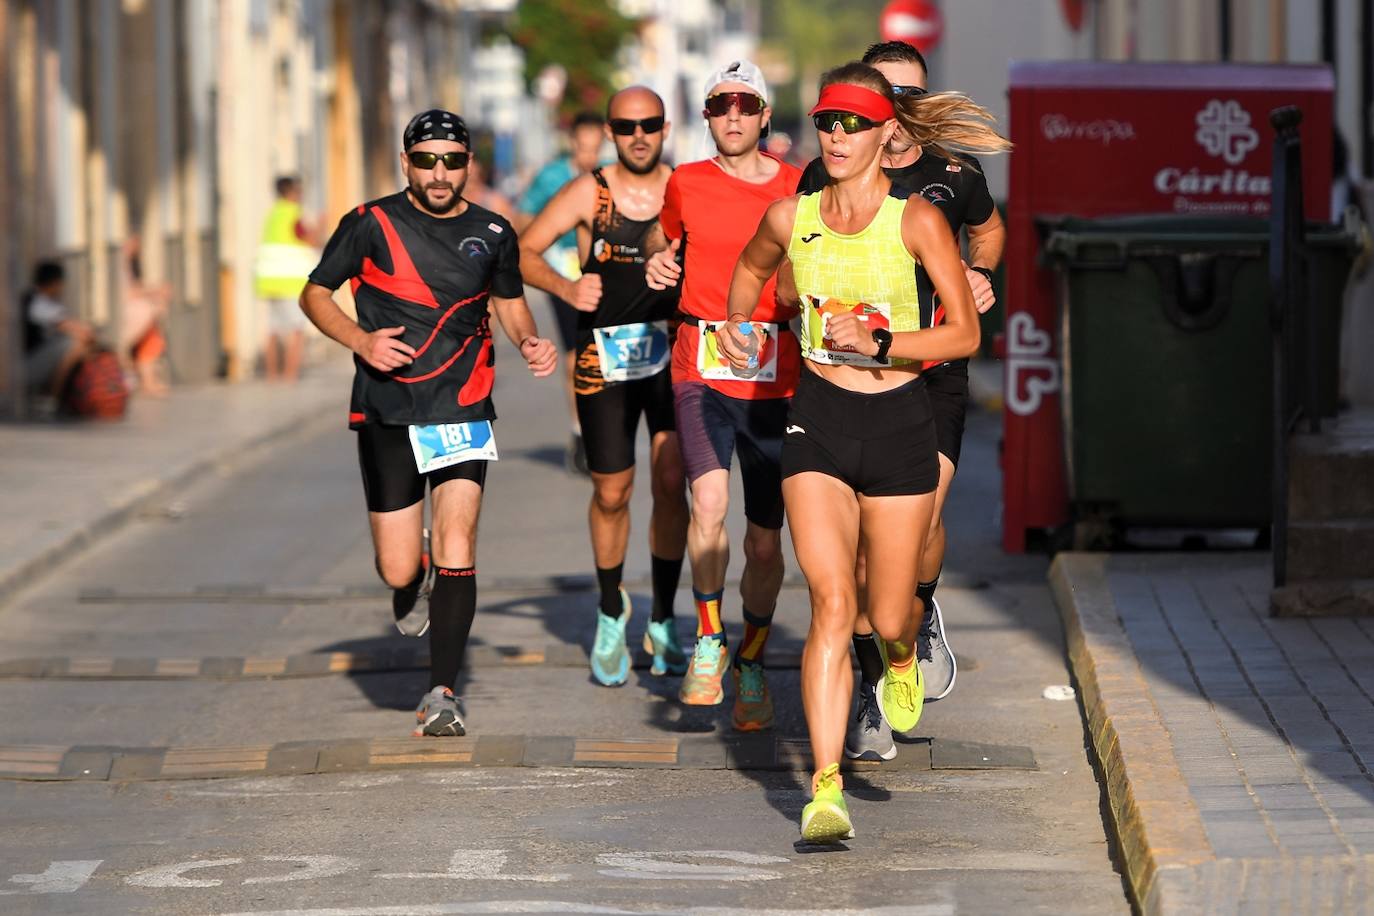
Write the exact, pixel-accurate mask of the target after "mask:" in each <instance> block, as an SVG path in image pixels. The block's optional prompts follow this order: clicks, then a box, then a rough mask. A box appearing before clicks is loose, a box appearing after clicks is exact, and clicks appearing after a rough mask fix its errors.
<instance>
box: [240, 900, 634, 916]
mask: <svg viewBox="0 0 1374 916" xmlns="http://www.w3.org/2000/svg"><path fill="white" fill-rule="evenodd" d="M642 912H643V911H641V910H618V909H613V908H611V907H605V906H597V905H596V904H591V903H571V902H568V901H564V900H487V901H481V902H473V903H430V904H418V905H412V906H361V907H325V908H323V909H314V910H245V911H243V912H239V913H223V914H221V916H466V914H470V913H472V914H481V913H595V914H608V916H640V914H641V913H642Z"/></svg>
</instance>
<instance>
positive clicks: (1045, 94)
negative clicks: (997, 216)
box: [1001, 61, 1333, 553]
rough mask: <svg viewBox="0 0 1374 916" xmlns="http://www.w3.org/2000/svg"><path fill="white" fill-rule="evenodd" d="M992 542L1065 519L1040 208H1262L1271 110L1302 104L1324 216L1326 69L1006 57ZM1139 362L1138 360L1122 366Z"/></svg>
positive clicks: (1317, 204) (1308, 195)
mask: <svg viewBox="0 0 1374 916" xmlns="http://www.w3.org/2000/svg"><path fill="white" fill-rule="evenodd" d="M1010 76H1011V79H1010V84H1011V100H1010V104H1011V139H1012V140H1013V141H1014V142H1015V144H1016V148H1015V150H1014V151H1013V152H1012V155H1011V187H1010V193H1009V197H1008V203H1007V223H1008V246H1007V255H1006V284H1007V303H1008V305H1007V318H1006V328H1005V331H1004V336H1003V340H1002V344H1001V350H1002V353H1001V355H1002V356H1003V358H1004V360H1005V362H1004V402H1005V408H1004V414H1003V453H1002V471H1003V474H1002V496H1003V508H1002V545H1003V548H1004V549H1006V550H1007V551H1009V552H1012V553H1020V552H1023V551H1025V549H1026V546H1027V537H1028V534H1029V533H1031V532H1033V531H1038V530H1047V529H1053V528H1055V527H1057V526H1059V525H1062V524H1064V523H1065V522H1067V521H1069V518H1068V511H1069V510H1068V496H1067V493H1066V487H1065V474H1064V441H1063V434H1062V423H1061V413H1060V398H1059V393H1060V386H1061V381H1062V379H1061V368H1060V361H1059V346H1058V343H1059V342H1058V341H1057V339H1056V336H1055V335H1056V333H1057V331H1056V329H1057V327H1058V320H1057V304H1056V302H1055V281H1054V274H1053V271H1052V270H1050V269H1049V268H1048V267H1046V266H1043V265H1042V264H1041V263H1040V259H1039V255H1040V243H1041V236H1040V233H1039V231H1038V230H1037V220H1039V219H1042V218H1052V217H1056V216H1069V215H1072V216H1084V217H1096V216H1114V215H1121V214H1129V213H1175V214H1180V215H1183V214H1198V215H1210V216H1223V215H1225V216H1258V217H1266V216H1267V215H1268V213H1269V210H1270V165H1271V162H1272V158H1273V150H1272V144H1273V131H1272V129H1271V128H1270V126H1269V112H1270V111H1271V110H1273V109H1275V108H1278V107H1279V106H1281V105H1297V106H1298V107H1299V108H1301V109H1302V111H1303V123H1302V139H1303V166H1304V183H1303V194H1304V200H1305V203H1306V209H1307V217H1308V219H1313V220H1323V221H1325V220H1327V219H1329V218H1330V213H1329V206H1330V204H1329V201H1330V194H1331V155H1332V154H1331V147H1332V93H1333V83H1332V77H1331V72H1330V70H1329V69H1328V68H1327V67H1325V66H1307V65H1296V66H1290V65H1230V64H1183V63H1158V64H1155V63H1150V64H1145V63H1102V62H1049V61H1036V62H1018V63H1013V64H1012V66H1011V74H1010ZM1122 371H1123V372H1125V371H1131V372H1141V371H1144V372H1148V371H1149V367H1148V366H1132V367H1122Z"/></svg>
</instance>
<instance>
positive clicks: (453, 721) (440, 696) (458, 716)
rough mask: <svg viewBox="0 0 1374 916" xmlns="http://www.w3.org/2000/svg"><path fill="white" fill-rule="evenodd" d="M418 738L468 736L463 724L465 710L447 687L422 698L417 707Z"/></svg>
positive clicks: (416, 731) (413, 733)
mask: <svg viewBox="0 0 1374 916" xmlns="http://www.w3.org/2000/svg"><path fill="white" fill-rule="evenodd" d="M415 721H416V722H418V723H419V724H418V725H416V726H415V731H414V732H412V733H411V734H412V735H414V736H415V737H416V738H419V737H422V736H424V735H428V736H430V737H431V738H458V737H462V736H463V735H465V734H467V726H466V725H464V724H463V709H462V707H461V706H459V705H458V700H457V699H456V698H455V697H454V696H453V691H452V690H449V689H448V688H447V687H435V688H434V689H433V690H431V691H430V692H429V693H427V694H425V695H424V696H423V697H421V698H420V705H419V706H416V707H415Z"/></svg>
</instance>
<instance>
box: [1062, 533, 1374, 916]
mask: <svg viewBox="0 0 1374 916" xmlns="http://www.w3.org/2000/svg"><path fill="white" fill-rule="evenodd" d="M1050 579H1051V584H1052V587H1053V589H1054V593H1055V598H1056V600H1057V602H1058V604H1059V608H1060V613H1061V615H1062V617H1063V620H1064V625H1065V631H1066V636H1067V642H1068V648H1069V655H1070V660H1071V663H1072V667H1073V671H1074V675H1075V678H1076V679H1077V682H1078V689H1079V691H1080V694H1081V696H1082V701H1083V707H1084V710H1085V711H1086V715H1087V718H1088V728H1089V735H1090V740H1091V741H1092V744H1093V750H1094V752H1095V756H1096V758H1097V761H1098V764H1099V767H1100V770H1101V774H1102V776H1103V778H1104V779H1105V782H1106V785H1107V791H1108V796H1109V802H1110V806H1111V809H1112V814H1113V817H1114V819H1115V821H1116V828H1117V835H1118V841H1119V845H1120V851H1121V859H1122V863H1123V865H1124V867H1125V869H1126V871H1127V874H1128V879H1129V881H1130V883H1131V885H1132V886H1133V888H1134V890H1135V893H1136V899H1137V900H1138V901H1139V903H1140V906H1141V909H1142V911H1143V912H1145V913H1203V912H1206V913H1212V912H1225V913H1234V912H1239V913H1250V912H1265V913H1268V912H1323V913H1325V912H1368V911H1369V909H1368V908H1369V907H1370V905H1371V903H1370V901H1371V900H1374V781H1372V780H1371V775H1370V774H1371V766H1374V699H1372V698H1374V621H1371V620H1370V619H1367V618H1366V619H1355V618H1343V619H1342V618H1331V619H1299V620H1291V619H1282V620H1281V619H1275V618H1271V617H1270V616H1268V604H1269V584H1270V579H1269V558H1268V556H1267V555H1265V554H1221V555H1218V554H1213V555H1202V554H1133V555H1106V554H1082V553H1079V554H1074V553H1065V554H1060V555H1059V557H1058V558H1057V559H1056V560H1055V563H1054V566H1053V567H1052V569H1051V571H1050Z"/></svg>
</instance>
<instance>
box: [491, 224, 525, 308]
mask: <svg viewBox="0 0 1374 916" xmlns="http://www.w3.org/2000/svg"><path fill="white" fill-rule="evenodd" d="M500 222H501V224H502V225H504V226H505V227H506V231H505V232H503V233H501V237H500V238H501V240H500V241H499V242H498V243H497V245H496V263H495V264H494V265H493V266H492V272H491V292H490V295H492V296H495V297H496V298H498V299H518V298H519V297H521V296H523V295H524V294H525V281H524V279H523V278H522V277H521V276H520V243H519V242H518V241H516V238H515V232H514V230H512V229H511V228H510V226H509V225H507V224H506V221H505V220H501V221H500Z"/></svg>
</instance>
